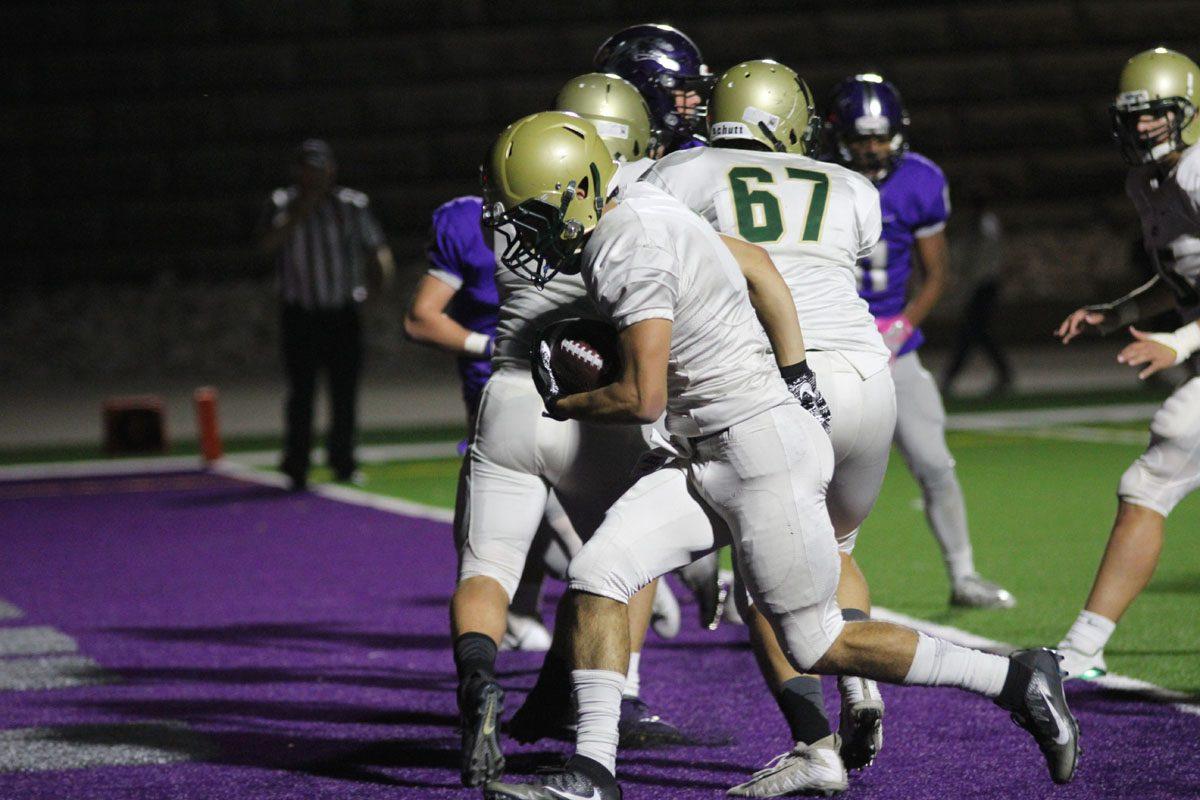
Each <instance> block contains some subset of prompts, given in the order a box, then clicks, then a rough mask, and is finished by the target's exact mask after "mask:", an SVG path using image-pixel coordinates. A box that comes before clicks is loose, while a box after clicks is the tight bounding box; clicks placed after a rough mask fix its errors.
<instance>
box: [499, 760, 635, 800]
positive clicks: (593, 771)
mask: <svg viewBox="0 0 1200 800" xmlns="http://www.w3.org/2000/svg"><path fill="white" fill-rule="evenodd" d="M483 797H484V800H621V785H620V784H618V783H617V779H616V778H614V777H613V775H612V773H611V772H609V771H608V770H607V769H605V768H604V766H603V765H601V764H599V763H598V762H596V761H593V760H592V759H590V758H587V757H586V756H578V755H577V756H571V757H570V758H569V759H567V763H566V764H564V765H563V767H562V768H561V769H556V770H550V771H547V772H545V773H543V774H541V775H538V776H537V777H536V778H535V779H534V780H533V782H532V783H502V782H501V781H492V782H491V783H489V784H488V785H487V786H485V787H483Z"/></svg>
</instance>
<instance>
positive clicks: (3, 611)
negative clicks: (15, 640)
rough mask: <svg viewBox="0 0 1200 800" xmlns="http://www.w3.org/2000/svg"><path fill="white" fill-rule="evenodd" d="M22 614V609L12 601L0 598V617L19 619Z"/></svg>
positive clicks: (23, 613)
mask: <svg viewBox="0 0 1200 800" xmlns="http://www.w3.org/2000/svg"><path fill="white" fill-rule="evenodd" d="M23 616H25V612H24V611H22V610H21V609H19V608H17V607H16V606H14V605H13V604H12V603H9V602H6V601H4V600H0V619H20V618H21V617H23Z"/></svg>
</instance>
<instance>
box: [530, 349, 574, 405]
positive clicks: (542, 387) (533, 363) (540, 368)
mask: <svg viewBox="0 0 1200 800" xmlns="http://www.w3.org/2000/svg"><path fill="white" fill-rule="evenodd" d="M550 353H551V346H550V342H547V341H546V340H545V339H543V338H541V337H540V336H539V337H538V338H537V339H535V340H534V343H533V352H531V353H530V354H529V366H530V368H531V369H532V372H533V385H534V386H536V387H537V390H538V394H540V395H541V396H542V403H544V404H545V406H546V415H547V416H549V417H552V418H554V419H558V420H563V419H566V417H563V416H560V415H559V414H557V413H556V411H555V406H557V405H558V401H559V400H560V399H561V398H562V396H563V393H562V390H561V389H560V388H559V386H558V381H557V380H555V378H554V370H552V369H551V368H550Z"/></svg>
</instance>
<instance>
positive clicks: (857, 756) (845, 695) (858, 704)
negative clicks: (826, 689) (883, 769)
mask: <svg viewBox="0 0 1200 800" xmlns="http://www.w3.org/2000/svg"><path fill="white" fill-rule="evenodd" d="M838 689H839V691H840V694H841V696H842V714H841V719H839V720H838V738H840V739H841V740H842V746H841V750H840V751H839V752H840V753H841V756H842V762H843V763H844V764H845V766H846V769H848V770H850V769H864V768H866V767H869V766H871V762H873V761H874V760H875V757H876V756H877V755H879V751H880V750H882V749H883V695H881V694H880V693H879V686H878V685H877V684H876V683H875V681H872V680H868V679H866V678H855V677H852V676H849V675H847V676H844V677H841V678H838Z"/></svg>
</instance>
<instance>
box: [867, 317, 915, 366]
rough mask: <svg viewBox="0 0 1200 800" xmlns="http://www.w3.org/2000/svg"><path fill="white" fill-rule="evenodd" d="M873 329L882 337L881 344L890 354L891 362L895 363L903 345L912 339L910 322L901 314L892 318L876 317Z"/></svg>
mask: <svg viewBox="0 0 1200 800" xmlns="http://www.w3.org/2000/svg"><path fill="white" fill-rule="evenodd" d="M875 327H877V328H878V329H879V333H880V334H881V335H882V336H883V343H884V345H885V346H886V347H887V349H888V351H889V352H890V353H891V354H892V361H895V360H896V356H897V355H898V354H899V353H900V351H901V349H903V348H904V343H905V342H907V341H908V340H909V339H910V338H912V335H913V324H912V322H910V321H909V319H908V317H906V316H904V315H903V314H897V315H896V316H894V317H878V318H877V319H876V320H875Z"/></svg>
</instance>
